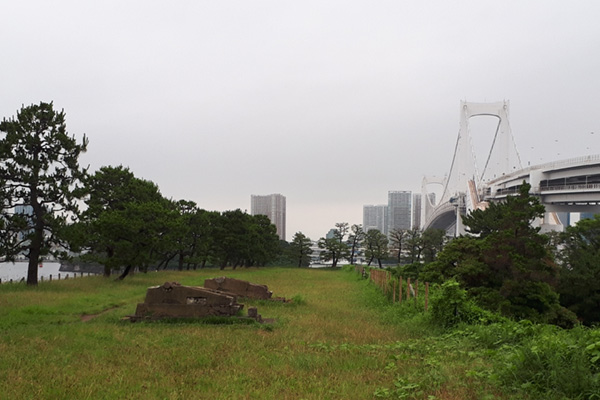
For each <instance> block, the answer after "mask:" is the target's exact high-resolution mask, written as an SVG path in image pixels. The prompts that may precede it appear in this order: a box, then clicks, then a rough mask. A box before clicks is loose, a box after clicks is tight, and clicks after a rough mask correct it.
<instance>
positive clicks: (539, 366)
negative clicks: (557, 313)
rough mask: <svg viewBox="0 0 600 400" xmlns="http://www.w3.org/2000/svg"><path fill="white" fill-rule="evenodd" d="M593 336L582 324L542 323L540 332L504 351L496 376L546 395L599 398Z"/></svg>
mask: <svg viewBox="0 0 600 400" xmlns="http://www.w3.org/2000/svg"><path fill="white" fill-rule="evenodd" d="M596 336H597V332H593V333H592V332H590V331H588V330H585V329H582V328H575V329H572V330H570V331H564V330H561V329H560V328H556V327H553V326H549V325H545V326H542V327H541V328H540V332H539V334H537V335H534V336H532V337H529V338H527V339H526V340H524V341H523V342H522V343H521V344H520V345H517V346H512V347H511V348H510V350H509V351H507V352H506V356H505V358H504V361H503V363H502V364H501V365H500V368H499V371H498V377H499V378H500V380H501V382H503V383H505V384H506V385H508V386H513V387H515V388H521V389H527V390H528V391H529V392H533V393H538V394H544V395H547V396H549V395H552V396H554V395H556V394H560V395H561V396H565V397H566V398H569V399H591V398H600V381H599V379H598V372H599V369H598V364H597V361H598V359H599V358H595V357H594V354H595V349H596V347H595V345H596V343H595V342H594V340H597V338H595V337H596ZM594 359H595V360H596V362H595V363H594V362H593V360H594Z"/></svg>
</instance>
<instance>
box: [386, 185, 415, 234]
mask: <svg viewBox="0 0 600 400" xmlns="http://www.w3.org/2000/svg"><path fill="white" fill-rule="evenodd" d="M411 197H412V193H411V192H410V191H390V192H388V230H387V232H385V233H386V234H387V233H389V232H391V231H392V230H393V229H410V222H411V218H410V217H411V211H412V210H411V203H412V202H411Z"/></svg>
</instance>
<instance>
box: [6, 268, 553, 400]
mask: <svg viewBox="0 0 600 400" xmlns="http://www.w3.org/2000/svg"><path fill="white" fill-rule="evenodd" d="M221 275H227V276H230V277H236V278H239V279H244V280H249V281H251V282H255V283H261V284H266V285H268V286H269V289H270V290H272V291H273V292H274V296H281V297H285V298H288V299H294V301H293V302H291V303H280V302H268V301H259V300H253V301H250V300H248V301H241V302H243V303H244V304H245V305H246V306H251V305H254V306H256V307H257V308H258V312H259V314H261V315H262V316H263V318H274V319H275V320H276V322H275V323H274V324H272V325H260V324H255V323H253V324H248V323H233V324H224V323H223V321H221V320H219V321H209V322H214V323H207V321H204V322H191V321H176V320H169V321H159V322H137V323H131V322H128V321H123V320H122V318H123V317H125V316H127V315H131V314H133V313H134V311H135V307H136V304H137V303H138V302H142V301H143V299H144V296H145V292H146V288H147V287H148V286H154V285H160V284H162V283H164V282H165V281H177V282H180V283H182V284H185V285H202V284H203V282H204V279H206V278H214V277H217V276H221ZM421 308H422V307H421V305H417V306H416V305H414V303H413V302H408V303H407V302H405V303H404V304H403V305H398V304H395V305H392V304H390V303H389V301H387V300H386V299H385V298H384V297H383V296H382V294H381V293H380V291H379V290H378V289H377V288H375V286H374V285H373V284H372V283H370V282H368V281H366V280H362V279H361V278H360V277H359V276H358V275H357V274H354V273H352V272H348V271H346V272H341V271H331V270H312V269H310V270H309V269H292V268H261V269H241V270H236V271H231V270H227V271H218V270H205V271H197V272H158V273H148V274H136V275H134V276H133V277H130V278H129V277H128V278H127V279H125V280H124V281H120V282H117V281H114V280H113V279H105V278H102V277H86V278H82V279H79V278H78V279H75V280H67V281H54V282H44V283H42V284H40V285H39V287H37V288H29V287H26V286H25V285H16V284H13V285H1V286H0V333H1V335H0V398H2V399H371V398H414V399H485V398H489V399H492V398H498V399H521V398H528V397H526V395H527V390H526V388H525V389H519V388H514V387H512V386H511V385H510V384H507V383H506V382H505V381H502V380H501V379H495V380H494V379H493V373H492V372H493V364H492V358H490V357H489V349H487V348H485V347H482V346H480V345H476V344H473V337H474V334H473V333H472V332H471V333H469V334H454V335H449V334H448V333H447V332H446V331H442V330H439V329H437V328H435V327H434V326H433V325H432V324H430V323H429V320H428V318H427V317H426V316H425V315H424V314H423V313H422V312H421ZM86 315H88V316H89V315H93V316H94V317H93V318H92V319H89V320H87V321H85V320H84V319H82V316H86ZM478 335H480V336H482V335H483V334H482V333H481V332H479V333H478ZM502 385H503V386H502ZM530 398H535V397H530ZM544 398H545V399H551V398H557V399H558V398H561V397H552V396H546V397H544Z"/></svg>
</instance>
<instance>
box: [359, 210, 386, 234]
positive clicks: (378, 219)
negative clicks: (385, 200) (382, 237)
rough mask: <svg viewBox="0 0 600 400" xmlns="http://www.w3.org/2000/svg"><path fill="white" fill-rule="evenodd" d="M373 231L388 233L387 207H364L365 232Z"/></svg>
mask: <svg viewBox="0 0 600 400" xmlns="http://www.w3.org/2000/svg"><path fill="white" fill-rule="evenodd" d="M372 229H377V230H378V231H379V232H381V233H387V205H385V204H383V205H377V206H373V205H366V206H363V230H364V231H365V232H368V231H370V230H372Z"/></svg>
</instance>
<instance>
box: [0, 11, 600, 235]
mask: <svg viewBox="0 0 600 400" xmlns="http://www.w3.org/2000/svg"><path fill="white" fill-rule="evenodd" d="M0 15H2V16H3V18H2V24H0V51H1V53H0V54H1V57H0V73H1V77H2V78H1V82H2V85H1V88H0V117H10V116H13V115H14V114H15V113H16V111H17V110H18V109H19V108H20V107H21V105H22V104H25V105H29V104H32V103H39V102H40V101H51V100H52V101H54V104H55V106H56V107H58V108H64V110H65V112H66V113H67V128H68V130H69V132H70V133H71V134H74V135H76V136H77V137H78V138H80V137H81V136H82V134H83V133H86V134H87V135H88V136H89V139H90V145H89V150H88V152H87V153H86V154H85V155H84V156H83V158H82V162H83V163H84V164H89V165H90V169H91V170H92V171H94V170H96V169H98V168H99V167H101V166H103V165H119V164H123V165H125V166H129V167H130V168H131V170H132V171H133V172H134V173H135V174H136V176H138V177H141V178H144V179H148V180H151V181H153V182H155V183H156V184H158V185H159V187H160V188H161V192H162V193H163V195H165V196H166V197H172V198H174V199H187V200H193V201H195V202H197V203H198V205H199V206H200V207H202V208H205V209H208V210H219V211H223V210H231V209H235V208H240V209H242V210H245V209H248V211H249V209H250V195H251V194H270V193H281V194H283V195H285V196H286V197H287V237H288V240H291V238H292V236H293V234H294V233H295V232H297V231H302V232H303V233H305V234H306V235H308V236H309V237H311V238H312V239H318V238H319V237H321V236H324V235H325V233H326V232H327V231H328V230H329V228H331V227H333V226H334V224H335V223H336V222H342V221H345V222H349V223H350V224H353V223H362V205H363V204H383V203H386V202H387V192H388V190H412V191H413V192H414V191H420V186H421V179H422V177H423V175H437V176H443V175H444V174H445V173H447V172H448V170H449V167H450V162H451V159H452V153H453V149H454V144H455V141H456V136H457V133H458V125H459V105H460V101H461V100H467V101H472V102H485V101H489V102H492V101H501V100H504V99H506V100H510V102H511V108H510V110H511V113H510V122H511V127H512V132H513V135H514V137H515V142H516V145H517V148H518V149H519V152H520V155H521V159H522V160H523V161H524V163H525V164H526V163H527V162H528V161H530V162H531V164H538V163H541V162H547V161H552V160H555V159H562V158H568V157H575V156H580V155H586V154H596V153H600V122H599V117H600V23H599V18H600V2H598V1H596V0H591V1H571V2H566V1H551V0H540V1H522V0H520V1H502V2H499V1H493V2H492V1H479V0H478V1H447V0H437V1H352V0H344V1H306V0H305V1H295V2H291V1H282V0H275V1H249V0H244V1H172V2H166V1H163V2H158V1H148V0H145V1H123V0H119V1H95V2H92V1H81V0H75V1H60V0H59V1H27V0H21V1H3V2H2V3H0ZM488 125H489V124H488V122H486V121H485V120H482V122H478V123H477V124H473V127H474V128H475V127H478V129H480V130H481V132H482V133H481V134H479V135H474V136H477V137H478V138H481V141H480V142H476V143H475V148H476V149H479V148H481V149H483V148H484V147H485V142H486V140H489V138H491V133H489V132H487V131H489V128H488V129H486V127H487V126H488ZM591 132H595V134H594V135H592V134H591Z"/></svg>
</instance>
